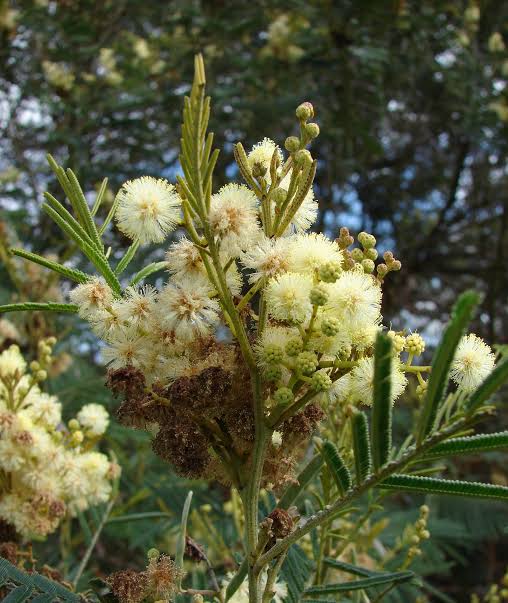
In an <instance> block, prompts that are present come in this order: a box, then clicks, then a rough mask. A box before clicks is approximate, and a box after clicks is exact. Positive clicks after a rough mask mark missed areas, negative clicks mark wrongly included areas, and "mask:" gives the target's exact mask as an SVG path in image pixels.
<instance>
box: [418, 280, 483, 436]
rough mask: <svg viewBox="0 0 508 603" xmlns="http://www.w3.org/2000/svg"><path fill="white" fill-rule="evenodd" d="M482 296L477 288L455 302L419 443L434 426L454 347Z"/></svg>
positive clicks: (435, 367) (432, 377) (434, 364)
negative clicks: (476, 290) (477, 291)
mask: <svg viewBox="0 0 508 603" xmlns="http://www.w3.org/2000/svg"><path fill="white" fill-rule="evenodd" d="M478 301H479V296H478V294H477V293H476V292H474V291H466V292H465V293H463V294H462V295H461V296H460V297H459V299H458V301H457V303H456V304H455V306H454V309H453V312H452V317H451V320H450V322H449V323H448V326H447V327H446V329H445V332H444V335H443V338H442V340H441V343H440V344H439V347H438V349H437V350H436V353H435V354H434V358H433V360H432V370H431V373H430V377H429V381H428V386H427V395H426V396H425V402H424V406H423V410H422V414H421V417H420V421H419V426H418V438H417V443H418V444H420V443H421V442H422V441H423V440H424V439H425V437H426V436H427V435H428V434H429V433H430V432H431V431H432V429H433V428H434V423H435V421H436V416H437V411H438V408H439V405H440V404H441V401H442V400H443V398H444V396H445V393H446V388H447V386H448V376H449V373H450V366H451V364H452V362H453V357H454V355H455V350H456V349H457V345H458V344H459V341H460V339H461V337H462V335H463V334H464V331H465V329H466V327H467V325H468V324H469V322H470V321H471V317H472V315H473V312H474V309H475V307H476V306H477V305H478Z"/></svg>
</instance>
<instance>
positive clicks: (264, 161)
mask: <svg viewBox="0 0 508 603" xmlns="http://www.w3.org/2000/svg"><path fill="white" fill-rule="evenodd" d="M274 152H276V153H277V156H278V158H279V163H282V161H283V160H284V158H283V156H282V151H281V150H280V147H279V146H277V145H276V144H275V143H274V142H273V140H271V139H270V138H263V140H262V141H261V142H258V143H257V144H255V145H254V146H253V147H252V150H251V152H250V153H249V154H248V155H247V160H248V162H249V166H250V168H251V169H252V167H253V166H254V164H255V163H259V164H261V165H262V166H264V167H265V168H266V169H267V171H268V170H270V163H271V161H272V156H273V154H274ZM267 176H268V178H269V173H267Z"/></svg>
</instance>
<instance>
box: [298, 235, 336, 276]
mask: <svg viewBox="0 0 508 603" xmlns="http://www.w3.org/2000/svg"><path fill="white" fill-rule="evenodd" d="M342 260H343V254H342V251H341V250H340V247H339V246H338V245H337V243H336V242H335V241H332V240H331V239H329V238H328V237H326V236H325V235H323V234H321V233H319V234H318V233H315V232H310V233H304V234H299V235H296V236H295V237H292V238H291V244H290V252H289V270H290V271H291V272H306V273H309V274H311V275H314V274H315V273H316V272H317V271H318V270H319V268H320V267H321V266H322V265H323V264H324V263H326V262H338V263H339V264H342Z"/></svg>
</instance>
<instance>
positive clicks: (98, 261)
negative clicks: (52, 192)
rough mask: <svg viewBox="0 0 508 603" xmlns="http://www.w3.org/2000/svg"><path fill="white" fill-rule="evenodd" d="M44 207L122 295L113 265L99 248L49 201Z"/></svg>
mask: <svg viewBox="0 0 508 603" xmlns="http://www.w3.org/2000/svg"><path fill="white" fill-rule="evenodd" d="M42 209H43V210H44V211H45V212H46V213H47V214H48V215H49V216H50V217H51V218H52V219H53V220H54V221H55V222H56V223H57V224H58V226H60V228H61V229H62V230H63V231H64V232H65V234H67V235H68V236H69V237H70V238H71V239H72V240H73V241H74V242H75V243H76V245H77V246H78V247H79V248H80V249H81V251H82V252H83V253H84V254H85V255H86V257H87V258H88V259H89V260H90V261H91V262H92V264H93V265H94V266H95V267H96V268H97V270H99V272H100V273H101V274H102V276H103V277H104V279H105V280H106V282H107V283H108V285H109V286H110V287H111V289H112V290H113V292H114V294H115V295H117V296H119V295H121V292H122V290H121V287H120V283H119V282H118V279H117V277H116V275H115V274H114V272H113V270H111V266H110V265H109V263H108V261H107V260H106V258H105V256H104V254H103V253H102V252H100V251H99V250H98V249H96V248H95V247H93V246H92V245H90V244H88V243H87V242H86V241H84V240H83V239H82V238H80V237H79V236H78V235H77V234H76V233H75V232H74V231H73V229H72V228H71V227H70V226H69V224H68V223H67V222H66V221H65V220H64V219H63V218H62V217H61V216H60V214H59V213H58V212H57V211H55V210H54V209H53V208H52V207H51V206H50V205H48V204H47V203H43V204H42Z"/></svg>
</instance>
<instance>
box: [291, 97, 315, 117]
mask: <svg viewBox="0 0 508 603" xmlns="http://www.w3.org/2000/svg"><path fill="white" fill-rule="evenodd" d="M295 113H296V117H297V119H299V120H300V121H307V120H309V119H312V118H313V117H314V107H313V106H312V105H311V103H308V102H307V103H302V104H301V105H298V107H297V108H296V112H295Z"/></svg>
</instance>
